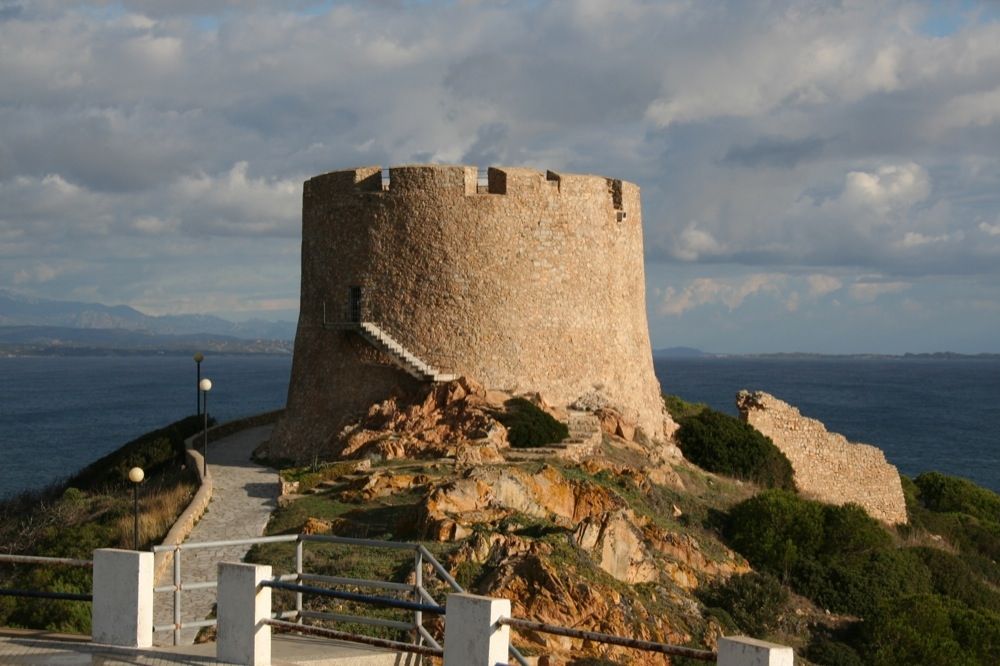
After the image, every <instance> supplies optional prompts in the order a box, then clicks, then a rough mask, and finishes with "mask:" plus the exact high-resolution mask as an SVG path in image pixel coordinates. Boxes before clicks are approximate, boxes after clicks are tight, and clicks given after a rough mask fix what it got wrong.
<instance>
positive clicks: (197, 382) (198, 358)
mask: <svg viewBox="0 0 1000 666" xmlns="http://www.w3.org/2000/svg"><path fill="white" fill-rule="evenodd" d="M204 360H205V355H204V354H202V353H201V352H197V353H195V355H194V364H195V365H196V366H197V367H198V379H196V380H195V382H194V397H195V403H197V409H198V416H201V396H200V395H198V389H199V388H200V387H201V362H202V361H204Z"/></svg>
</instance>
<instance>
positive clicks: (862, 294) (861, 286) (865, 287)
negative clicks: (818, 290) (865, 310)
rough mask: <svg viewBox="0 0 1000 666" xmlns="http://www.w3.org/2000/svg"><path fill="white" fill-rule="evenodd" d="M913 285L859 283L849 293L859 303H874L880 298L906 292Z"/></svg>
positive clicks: (901, 283) (848, 289) (896, 282)
mask: <svg viewBox="0 0 1000 666" xmlns="http://www.w3.org/2000/svg"><path fill="white" fill-rule="evenodd" d="M911 286H912V285H911V284H910V283H908V282H900V281H894V282H867V281H859V282H855V283H854V284H852V285H851V286H850V287H848V288H847V291H848V293H849V294H850V295H851V298H853V299H854V300H855V301H858V302H859V303H872V302H874V301H875V300H876V299H878V298H879V297H880V296H885V295H886V294H898V293H900V292H902V291H906V290H907V289H909V288H910V287H911Z"/></svg>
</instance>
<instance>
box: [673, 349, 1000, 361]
mask: <svg viewBox="0 0 1000 666" xmlns="http://www.w3.org/2000/svg"><path fill="white" fill-rule="evenodd" d="M653 358H656V359H675V360H678V359H679V360H683V359H713V358H718V359H761V360H767V361H782V360H788V361H821V360H837V359H850V360H855V361H864V360H873V361H910V360H925V361H926V360H942V361H961V360H990V361H997V360H1000V353H990V352H983V353H978V354H961V353H959V352H947V351H945V352H921V353H912V352H906V353H904V354H872V353H868V354H864V353H861V354H820V353H815V352H770V353H756V354H726V353H718V354H717V353H713V352H706V351H702V350H700V349H694V348H692V347H668V348H666V349H654V350H653Z"/></svg>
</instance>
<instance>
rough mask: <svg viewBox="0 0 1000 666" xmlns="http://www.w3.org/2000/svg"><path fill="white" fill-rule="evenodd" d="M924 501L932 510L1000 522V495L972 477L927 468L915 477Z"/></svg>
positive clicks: (924, 504)
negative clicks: (983, 486) (926, 470)
mask: <svg viewBox="0 0 1000 666" xmlns="http://www.w3.org/2000/svg"><path fill="white" fill-rule="evenodd" d="M914 484H915V485H916V486H917V488H918V489H919V490H920V495H919V497H920V503H921V504H923V506H925V507H927V508H928V509H930V510H931V511H937V512H955V513H966V514H969V515H970V516H974V517H975V518H978V519H980V520H985V521H989V522H992V523H998V522H1000V495H997V494H996V493H994V492H993V491H991V490H987V489H986V488H982V487H980V486H977V485H976V484H974V483H973V482H972V481H968V480H966V479H960V478H958V477H955V476H947V475H945V474H941V473H939V472H926V473H924V474H921V475H920V476H918V477H917V478H916V479H915V480H914Z"/></svg>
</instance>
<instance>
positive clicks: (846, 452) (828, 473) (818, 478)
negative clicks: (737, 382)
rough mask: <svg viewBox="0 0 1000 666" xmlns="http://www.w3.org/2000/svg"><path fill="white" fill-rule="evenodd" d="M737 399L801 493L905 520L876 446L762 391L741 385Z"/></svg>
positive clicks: (893, 475) (899, 494)
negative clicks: (785, 463)
mask: <svg viewBox="0 0 1000 666" xmlns="http://www.w3.org/2000/svg"><path fill="white" fill-rule="evenodd" d="M736 405H737V407H738V408H739V411H740V417H741V418H742V419H743V420H744V421H746V422H747V423H749V424H750V425H752V426H753V427H754V428H756V429H757V430H758V431H760V432H761V433H762V434H764V435H767V436H768V437H770V438H771V439H772V440H773V441H774V443H775V445H776V446H777V447H778V448H779V449H781V451H782V452H783V453H784V454H785V456H787V457H788V460H789V461H790V462H791V463H792V467H793V468H794V470H795V483H796V485H797V486H798V488H799V491H800V492H801V493H802V494H803V495H806V496H809V497H812V498H815V499H818V500H820V501H823V502H827V503H830V504H847V503H848V502H853V503H855V504H858V505H860V506H861V507H863V508H864V509H865V511H867V512H868V514H869V515H871V516H872V517H873V518H877V519H878V520H881V521H883V522H886V523H905V522H906V502H905V500H904V499H903V486H902V484H901V482H900V480H899V472H898V471H897V470H896V468H895V467H894V466H892V465H890V464H889V463H888V462H886V459H885V455H884V454H883V453H882V451H881V450H880V449H878V448H876V447H874V446H869V445H868V444H852V443H850V442H848V441H847V438H845V437H844V436H843V435H838V434H837V433H833V432H828V431H827V429H826V427H825V426H824V425H823V424H822V423H820V422H819V421H817V420H815V419H810V418H807V417H805V416H802V414H800V413H799V410H798V409H796V408H795V407H792V406H791V405H789V404H787V403H785V402H782V401H781V400H778V399H777V398H775V397H774V396H772V395H769V394H767V393H763V392H761V391H757V392H754V393H750V392H747V391H741V392H740V394H739V395H738V396H737V398H736Z"/></svg>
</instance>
